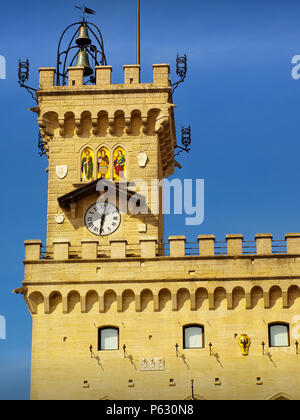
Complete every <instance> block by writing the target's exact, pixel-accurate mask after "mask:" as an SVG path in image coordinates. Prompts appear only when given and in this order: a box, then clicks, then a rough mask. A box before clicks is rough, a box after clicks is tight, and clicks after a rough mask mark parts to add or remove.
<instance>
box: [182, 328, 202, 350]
mask: <svg viewBox="0 0 300 420" xmlns="http://www.w3.org/2000/svg"><path fill="white" fill-rule="evenodd" d="M183 339H184V343H183V344H184V345H183V347H184V348H185V349H202V348H203V347H204V345H203V342H204V340H203V327H200V326H199V327H198V326H190V327H185V328H184V338H183Z"/></svg>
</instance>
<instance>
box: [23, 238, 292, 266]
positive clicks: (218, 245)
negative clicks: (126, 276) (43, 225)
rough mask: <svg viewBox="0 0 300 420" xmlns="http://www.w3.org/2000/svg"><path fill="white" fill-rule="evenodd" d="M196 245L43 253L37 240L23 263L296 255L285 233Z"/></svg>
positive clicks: (60, 248)
mask: <svg viewBox="0 0 300 420" xmlns="http://www.w3.org/2000/svg"><path fill="white" fill-rule="evenodd" d="M197 239H198V240H197V242H187V241H186V237H185V236H170V237H169V240H168V243H163V244H158V243H157V240H156V239H155V238H151V237H148V238H144V239H141V240H140V242H139V244H128V243H127V241H126V240H125V239H115V240H112V241H110V245H107V246H105V245H101V244H99V241H98V240H97V239H91V238H90V239H83V240H82V241H81V247H74V246H72V244H71V243H70V241H69V240H66V239H57V240H55V241H53V245H52V246H51V247H49V248H47V249H44V248H43V247H42V242H41V241H40V240H31V241H26V242H25V262H31V261H41V260H43V261H47V260H48V261H50V260H54V261H65V260H74V259H75V260H76V259H80V260H89V261H90V260H98V259H115V260H119V259H126V258H142V259H156V258H161V257H169V258H185V257H199V258H218V257H231V258H237V257H247V256H248V257H249V256H262V257H263V256H265V257H267V256H276V255H277V256H280V255H300V233H288V234H286V236H285V240H273V236H272V234H269V233H265V234H257V235H256V236H255V241H245V240H244V238H243V235H227V236H226V241H224V242H218V241H216V240H215V236H214V235H199V236H198V238H197Z"/></svg>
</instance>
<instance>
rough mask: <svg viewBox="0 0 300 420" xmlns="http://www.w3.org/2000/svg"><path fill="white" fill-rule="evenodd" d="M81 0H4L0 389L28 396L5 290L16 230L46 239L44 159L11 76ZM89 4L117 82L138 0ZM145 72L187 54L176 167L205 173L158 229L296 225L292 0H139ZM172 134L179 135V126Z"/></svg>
mask: <svg viewBox="0 0 300 420" xmlns="http://www.w3.org/2000/svg"><path fill="white" fill-rule="evenodd" d="M75 5H82V3H81V2H80V1H78V2H77V1H75V2H73V1H66V2H62V1H58V0H53V1H51V2H35V1H31V0H28V1H27V2H23V1H22V2H21V1H19V0H16V1H13V2H5V4H3V5H1V12H2V13H1V15H2V16H3V17H4V19H3V22H2V23H1V25H0V40H1V44H0V55H3V56H4V57H5V58H6V62H7V79H6V80H0V95H1V96H0V97H1V105H0V106H1V141H2V145H3V147H5V152H4V153H3V154H2V165H1V169H2V178H1V181H0V182H1V191H2V200H1V207H0V212H1V236H0V237H1V240H2V246H1V268H2V272H1V282H0V315H3V316H5V317H6V320H7V340H5V341H4V340H0V399H28V398H29V379H30V350H31V348H30V346H31V319H30V316H29V314H28V313H27V310H26V307H25V303H24V301H23V298H22V297H20V296H14V295H12V290H13V289H15V288H17V287H19V286H20V285H21V282H22V280H23V264H22V260H23V258H24V246H23V243H24V240H25V239H42V240H44V239H45V227H46V200H47V196H46V193H47V175H46V173H45V169H46V168H47V161H46V159H45V158H40V157H39V155H38V149H37V131H38V130H37V123H36V116H35V114H33V113H30V112H28V108H29V107H31V106H33V105H34V102H33V101H32V99H31V97H30V96H29V95H28V94H27V93H26V91H25V90H21V89H20V88H19V87H18V85H17V62H18V59H19V58H23V59H24V58H27V57H28V58H30V61H31V79H30V84H31V85H32V86H34V87H37V85H38V79H37V78H38V67H48V66H49V67H53V66H55V64H56V49H57V43H58V39H59V36H60V33H61V32H62V31H63V29H64V28H65V27H66V26H67V25H68V24H70V23H72V22H73V21H75V20H78V17H79V12H78V11H76V9H75V8H74V6H75ZM86 5H87V6H88V7H90V8H92V9H94V10H96V11H97V16H96V17H95V18H93V22H94V23H96V24H98V25H99V26H100V28H101V30H102V33H103V37H104V43H105V50H106V55H107V59H108V64H110V65H112V66H113V75H112V77H113V82H115V83H122V81H123V65H124V64H132V63H133V64H134V63H135V30H136V23H135V22H136V1H135V0H127V1H124V0H112V1H110V2H103V1H100V0H89V2H87V3H86ZM141 13H142V34H141V42H142V53H141V64H142V81H143V82H151V80H152V64H153V63H165V62H167V63H170V64H171V71H172V73H171V77H172V80H173V81H175V80H176V74H175V58H176V54H177V53H179V54H184V53H186V54H187V55H188V59H189V66H188V75H187V79H186V81H185V83H184V84H183V85H182V86H180V87H179V88H178V89H177V91H176V94H175V96H174V102H175V104H177V108H176V111H175V113H176V124H177V129H178V133H179V130H180V127H181V125H189V124H190V125H191V127H192V151H191V153H190V154H184V153H183V154H181V155H180V157H179V158H178V160H179V162H180V163H181V164H182V165H183V169H182V170H180V171H179V170H177V171H176V174H175V176H176V177H180V178H192V179H196V178H203V179H205V221H204V223H203V224H202V225H201V226H196V227H188V226H185V222H184V217H182V216H168V217H167V218H166V221H165V232H166V233H165V236H166V238H167V237H168V236H169V235H171V234H172V235H176V234H180V235H182V234H185V235H186V236H187V238H188V239H189V240H190V241H196V237H197V235H198V234H207V233H210V234H215V235H216V238H217V239H218V240H219V241H222V240H224V238H225V235H226V234H228V233H243V234H244V236H245V239H249V240H253V239H254V236H255V234H256V233H265V232H266V233H273V235H274V238H275V239H284V235H285V233H287V232H297V231H300V226H299V206H300V189H299V181H300V166H299V153H300V142H299V131H300V118H299V116H300V80H294V79H293V78H292V77H291V70H292V67H293V65H292V64H291V60H292V57H293V56H294V55H297V54H300V29H299V16H300V3H299V2H298V1H291V0H273V1H269V0H268V1H266V0H251V1H249V0H231V1H230V0H226V1H225V0H222V1H221V0H218V1H217V0H201V1H198V0H197V1H196V0H187V1H185V2H184V3H183V2H182V1H178V0H172V1H171V0H141ZM178 137H179V136H178Z"/></svg>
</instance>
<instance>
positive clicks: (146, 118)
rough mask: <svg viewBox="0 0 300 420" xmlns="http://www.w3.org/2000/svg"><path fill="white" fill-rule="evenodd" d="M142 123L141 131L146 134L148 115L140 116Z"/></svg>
mask: <svg viewBox="0 0 300 420" xmlns="http://www.w3.org/2000/svg"><path fill="white" fill-rule="evenodd" d="M142 124H143V133H144V134H146V133H147V132H148V115H147V116H146V117H142Z"/></svg>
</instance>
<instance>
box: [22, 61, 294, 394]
mask: <svg viewBox="0 0 300 420" xmlns="http://www.w3.org/2000/svg"><path fill="white" fill-rule="evenodd" d="M111 70H112V69H111V67H109V66H103V67H99V68H97V81H96V84H95V85H93V86H86V85H83V69H81V68H71V69H69V85H68V86H64V87H57V86H54V72H55V70H54V69H52V68H49V69H48V68H46V69H45V68H44V69H40V90H39V91H38V92H37V97H38V101H39V106H38V107H37V108H34V109H33V111H35V112H36V113H37V114H38V122H39V125H40V127H41V130H42V135H43V138H44V141H45V145H46V148H47V153H48V157H49V202H48V220H47V226H48V230H47V243H46V247H45V248H42V243H41V241H39V240H36V241H35V240H30V241H26V242H25V261H24V264H25V280H24V282H23V287H22V288H20V289H17V290H16V293H22V294H23V295H24V298H25V301H26V303H27V306H28V309H29V311H30V313H31V315H32V319H33V332H32V379H31V380H32V383H31V397H32V399H35V400H37V399H95V400H99V399H116V400H118V399H125V400H130V399H133V400H138V399H150V400H151V399H156V400H162V399H163V400H184V399H192V398H195V399H284V398H288V399H298V398H300V379H299V373H298V370H299V368H298V367H297V366H298V364H299V357H300V354H298V349H297V346H296V340H297V337H298V323H299V321H300V315H299V310H300V288H299V286H300V280H299V279H300V234H297V233H292V234H287V235H286V238H285V240H284V241H282V242H281V243H280V246H281V247H280V248H276V246H278V245H279V243H278V242H275V241H273V238H272V235H271V234H258V235H256V237H255V240H253V242H251V244H248V246H249V248H247V246H246V245H247V244H246V243H245V242H244V241H243V236H242V235H228V236H227V237H226V241H224V244H218V243H216V242H215V237H214V236H213V235H200V236H199V237H198V238H197V241H195V244H188V243H187V242H186V239H185V237H184V236H172V237H170V238H169V240H168V243H167V244H163V216H162V212H161V206H162V199H161V195H160V196H158V198H157V204H158V208H159V212H158V214H149V215H143V216H139V217H137V216H133V215H127V216H126V215H124V217H123V218H122V224H121V227H120V229H118V231H117V232H115V233H114V234H112V235H110V236H109V237H105V238H99V237H97V236H94V235H92V234H91V233H89V232H88V231H87V229H86V228H85V226H84V223H83V216H84V213H85V211H86V209H87V208H88V207H89V206H90V205H91V204H93V203H94V202H95V200H96V199H97V196H96V195H95V194H94V195H92V196H89V197H86V198H84V199H82V200H81V201H79V202H78V203H75V204H74V205H73V206H71V207H70V209H69V210H66V209H63V208H61V207H60V206H59V203H58V198H59V197H61V196H62V195H64V194H67V193H69V192H70V191H72V190H74V189H75V190H76V188H80V187H81V186H82V182H81V179H80V155H81V151H82V150H83V148H84V147H87V146H89V147H90V148H92V149H93V150H95V151H97V150H98V149H99V147H101V146H103V145H105V146H106V147H108V148H110V149H113V148H114V147H115V146H116V145H122V147H123V148H124V149H125V150H126V152H127V156H128V176H127V178H128V181H130V180H132V179H145V180H146V181H147V183H148V184H149V185H150V183H151V180H152V179H159V180H161V179H163V178H165V177H168V176H169V175H170V174H172V173H173V170H174V164H175V163H174V147H175V146H176V136H175V129H174V105H173V103H172V95H171V86H170V81H169V66H168V65H166V64H162V65H154V66H153V72H154V73H153V83H149V84H141V83H140V68H139V66H124V72H125V76H124V80H125V83H124V84H123V85H113V84H111ZM144 152H145V153H146V154H147V158H148V161H147V164H146V165H145V166H140V165H139V161H138V158H137V157H138V154H139V153H144ZM66 167H67V173H66V174H65V169H66ZM141 225H142V226H144V227H146V229H143V228H141ZM191 249H192V250H191ZM220 249H221V250H222V251H221V252H220ZM276 251H277V252H276ZM273 323H285V325H287V326H288V331H289V333H288V334H289V345H288V346H285V347H269V325H270V324H273ZM189 325H199V326H201V327H202V328H203V331H204V339H203V347H202V348H186V346H185V344H184V338H183V336H184V327H186V326H189ZM103 327H114V328H116V329H118V348H117V349H115V350H98V345H99V343H98V331H99V329H100V328H103ZM242 334H247V335H248V337H249V338H250V340H251V345H250V347H249V353H248V355H243V354H242V351H241V347H240V345H239V338H240V336H241V335H242ZM299 334H300V331H299ZM299 337H300V336H299ZM262 343H264V345H262ZM192 381H193V391H192V386H191V384H192Z"/></svg>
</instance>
